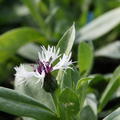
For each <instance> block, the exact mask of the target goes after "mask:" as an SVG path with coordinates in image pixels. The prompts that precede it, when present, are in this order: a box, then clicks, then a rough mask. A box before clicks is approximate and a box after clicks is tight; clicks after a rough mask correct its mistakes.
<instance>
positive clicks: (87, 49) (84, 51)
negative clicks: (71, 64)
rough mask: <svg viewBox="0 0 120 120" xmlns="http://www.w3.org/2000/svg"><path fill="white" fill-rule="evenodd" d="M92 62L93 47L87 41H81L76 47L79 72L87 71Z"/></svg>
mask: <svg viewBox="0 0 120 120" xmlns="http://www.w3.org/2000/svg"><path fill="white" fill-rule="evenodd" d="M92 63H93V48H92V45H91V44H89V43H85V42H81V43H80V44H79V48H78V65H79V69H80V72H81V73H82V74H83V73H89V71H90V69H91V67H92Z"/></svg>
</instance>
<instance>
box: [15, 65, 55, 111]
mask: <svg viewBox="0 0 120 120" xmlns="http://www.w3.org/2000/svg"><path fill="white" fill-rule="evenodd" d="M24 66H25V69H27V70H28V71H31V70H32V69H33V68H32V66H30V65H29V64H25V65H24ZM18 81H19V80H18V79H15V90H16V91H18V92H19V93H23V94H26V95H28V96H30V97H32V98H34V99H36V100H37V101H39V102H40V103H42V104H44V105H45V106H47V107H48V108H50V109H51V110H53V111H55V105H54V102H53V99H52V96H51V94H50V93H47V92H45V91H44V89H42V88H41V87H40V86H39V84H35V82H36V81H35V79H33V78H31V79H29V82H28V83H27V85H25V84H21V85H19V84H18V83H19V82H20V81H19V82H18Z"/></svg>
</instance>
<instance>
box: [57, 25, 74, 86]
mask: <svg viewBox="0 0 120 120" xmlns="http://www.w3.org/2000/svg"><path fill="white" fill-rule="evenodd" d="M74 40H75V26H74V24H73V25H72V27H70V28H69V29H68V30H67V31H66V32H65V33H64V35H63V37H62V38H61V39H60V41H59V42H58V45H57V48H60V53H62V54H63V53H65V54H66V55H69V53H70V52H71V49H72V46H73V44H74ZM62 79H63V71H61V70H59V72H58V75H57V80H58V82H59V83H60V84H61V86H62V82H63V81H62Z"/></svg>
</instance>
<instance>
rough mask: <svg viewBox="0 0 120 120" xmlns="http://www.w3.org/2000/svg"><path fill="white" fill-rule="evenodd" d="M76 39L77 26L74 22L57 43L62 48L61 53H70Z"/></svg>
mask: <svg viewBox="0 0 120 120" xmlns="http://www.w3.org/2000/svg"><path fill="white" fill-rule="evenodd" d="M74 40H75V26H74V24H73V25H72V27H70V28H69V29H68V30H67V31H66V32H65V33H64V35H63V36H62V38H61V39H60V41H59V42H58V44H57V48H60V52H61V53H66V54H67V55H68V54H69V53H70V51H71V49H72V46H73V43H74Z"/></svg>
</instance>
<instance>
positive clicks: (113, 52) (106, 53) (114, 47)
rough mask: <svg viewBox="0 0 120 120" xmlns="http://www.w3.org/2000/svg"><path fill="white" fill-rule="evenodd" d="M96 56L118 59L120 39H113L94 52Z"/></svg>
mask: <svg viewBox="0 0 120 120" xmlns="http://www.w3.org/2000/svg"><path fill="white" fill-rule="evenodd" d="M95 55H96V56H97V57H99V56H103V57H108V58H114V59H120V41H115V42H112V43H110V44H108V45H107V46H104V47H103V48H100V49H98V50H97V51H96V52H95Z"/></svg>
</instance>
